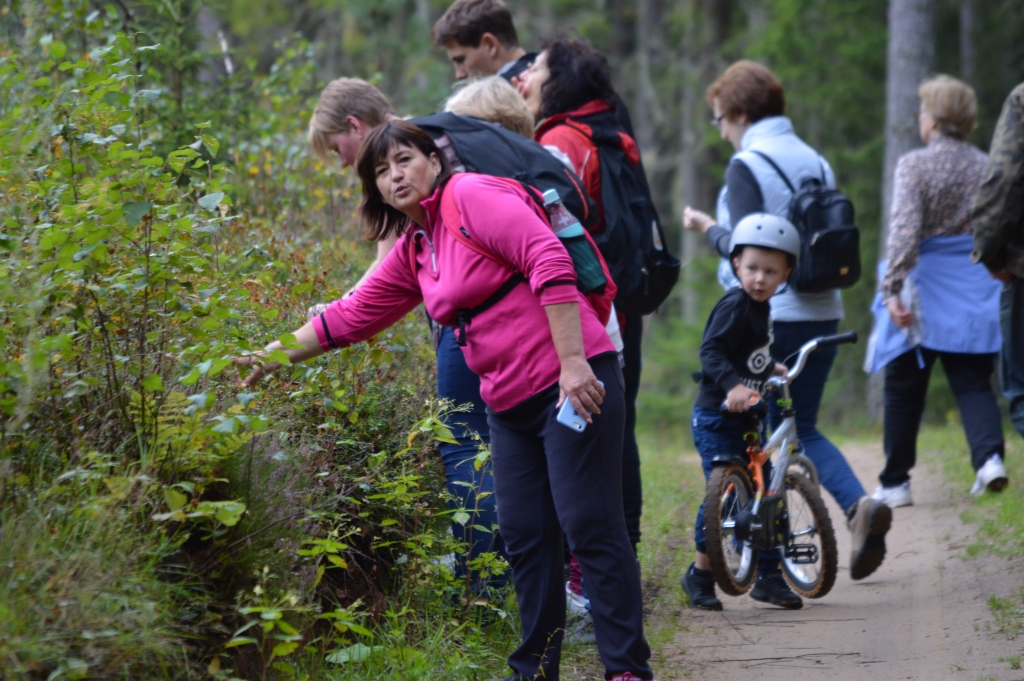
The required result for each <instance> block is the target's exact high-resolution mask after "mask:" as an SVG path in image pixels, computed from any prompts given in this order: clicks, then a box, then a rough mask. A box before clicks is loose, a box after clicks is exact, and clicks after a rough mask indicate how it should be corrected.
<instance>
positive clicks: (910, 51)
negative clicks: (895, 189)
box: [879, 0, 935, 257]
mask: <svg viewBox="0 0 1024 681" xmlns="http://www.w3.org/2000/svg"><path fill="white" fill-rule="evenodd" d="M934 59H935V3H934V0H890V2H889V52H888V68H887V73H886V78H885V167H884V170H883V173H882V219H881V222H880V224H881V232H880V234H879V247H880V249H881V253H882V257H884V254H885V243H886V239H887V238H888V235H889V212H890V210H891V208H892V177H893V172H894V171H895V170H896V161H898V160H899V158H900V156H902V155H903V154H905V153H907V152H908V151H910V150H911V149H913V148H915V147H917V146H919V145H920V143H921V138H920V137H919V135H918V131H917V112H918V101H917V86H918V85H920V84H921V81H923V80H924V79H925V78H927V77H928V74H929V73H930V72H931V69H932V63H933V61H934Z"/></svg>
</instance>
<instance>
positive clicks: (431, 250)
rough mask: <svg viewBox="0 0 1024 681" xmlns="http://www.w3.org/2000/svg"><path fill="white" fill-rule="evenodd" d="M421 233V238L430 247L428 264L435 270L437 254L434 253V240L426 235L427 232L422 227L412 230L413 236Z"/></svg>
mask: <svg viewBox="0 0 1024 681" xmlns="http://www.w3.org/2000/svg"><path fill="white" fill-rule="evenodd" d="M421 234H422V235H423V240H424V241H426V242H427V246H429V247H430V266H431V267H432V268H433V270H434V272H437V256H435V255H434V242H433V241H431V240H430V237H429V236H427V233H426V232H425V231H423V230H422V229H417V230H416V231H415V232H413V236H414V237H417V236H419V235H421Z"/></svg>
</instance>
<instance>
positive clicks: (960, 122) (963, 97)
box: [917, 75, 978, 140]
mask: <svg viewBox="0 0 1024 681" xmlns="http://www.w3.org/2000/svg"><path fill="white" fill-rule="evenodd" d="M917 96H918V97H920V98H921V113H923V114H928V115H929V116H931V117H932V118H933V119H935V122H936V124H937V125H938V130H939V132H940V133H942V134H943V135H947V136H948V137H954V138H956V139H958V140H965V139H967V136H968V135H970V134H971V132H972V131H973V130H974V126H975V124H976V123H977V119H978V100H977V98H976V97H975V96H974V88H972V87H971V86H970V85H968V84H967V83H965V82H963V81H962V80H957V79H956V78H952V77H950V76H946V75H940V76H936V77H934V78H929V79H928V80H926V81H925V82H923V83H921V86H920V87H919V88H917Z"/></svg>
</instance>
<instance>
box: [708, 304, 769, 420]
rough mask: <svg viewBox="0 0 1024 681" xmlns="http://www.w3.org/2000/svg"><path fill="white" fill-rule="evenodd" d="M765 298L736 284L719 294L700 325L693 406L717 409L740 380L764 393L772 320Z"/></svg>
mask: <svg viewBox="0 0 1024 681" xmlns="http://www.w3.org/2000/svg"><path fill="white" fill-rule="evenodd" d="M769 315H770V309H769V305H768V302H767V301H765V302H763V303H759V302H757V301H755V300H754V299H753V298H751V297H750V296H749V295H747V292H746V291H744V290H743V289H742V288H739V287H736V288H734V289H732V290H730V291H729V292H728V293H726V294H725V295H724V296H722V299H721V300H719V301H718V304H717V305H715V309H714V310H712V311H711V316H710V317H709V318H708V323H707V326H706V327H704V340H703V341H701V344H700V363H701V367H702V372H701V382H700V394H699V395H698V396H697V403H696V406H698V407H703V408H705V409H713V410H716V411H717V410H718V409H719V407H721V405H722V402H724V401H725V395H726V393H728V392H729V391H730V390H732V389H733V388H735V387H736V386H737V385H739V384H740V383H742V384H744V385H746V386H747V387H748V388H750V389H751V390H756V391H758V392H759V393H764V384H765V381H766V380H768V378H769V376H771V373H772V368H773V367H774V366H775V363H774V362H773V361H772V356H771V351H770V347H771V344H772V323H771V318H770V316H769Z"/></svg>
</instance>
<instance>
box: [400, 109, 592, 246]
mask: <svg viewBox="0 0 1024 681" xmlns="http://www.w3.org/2000/svg"><path fill="white" fill-rule="evenodd" d="M409 122H410V123H412V124H413V125H416V126H419V127H420V128H422V129H423V130H424V131H425V132H426V133H427V134H428V135H430V136H431V137H433V138H434V139H438V138H439V137H441V136H443V135H447V136H448V140H449V141H450V142H451V143H452V146H453V147H455V153H456V154H458V156H459V159H460V160H461V161H462V164H463V165H464V166H465V168H466V172H469V173H481V174H483V175H495V176H497V177H508V178H512V179H514V180H518V181H519V182H521V183H522V184H525V185H529V186H531V187H536V188H537V189H539V190H540V191H541V192H544V191H546V190H548V189H557V190H558V196H559V198H561V199H562V205H564V206H565V207H566V208H567V209H568V210H569V212H570V213H572V214H573V215H575V216H576V217H577V218H578V219H579V221H580V223H581V224H582V225H583V226H584V227H592V226H593V225H594V223H595V222H597V219H598V214H597V204H595V203H594V200H593V199H591V198H590V197H589V196H587V193H586V191H585V190H584V189H583V183H582V182H581V181H580V179H579V178H578V177H576V174H575V173H573V172H572V171H571V170H569V169H568V168H566V167H565V165H564V164H563V163H562V162H561V161H559V160H558V159H556V158H555V157H554V156H552V155H551V153H550V152H548V150H547V149H545V148H544V147H542V146H540V145H539V144H537V143H536V142H534V141H533V140H531V139H527V138H525V137H523V136H522V135H519V134H516V133H514V132H512V131H511V130H506V129H505V128H503V127H501V126H499V125H496V124H494V123H489V122H487V121H484V120H480V119H478V118H472V117H470V116H457V115H456V114H453V113H439V114H431V115H430V116H421V117H419V118H412V119H410V120H409Z"/></svg>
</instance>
